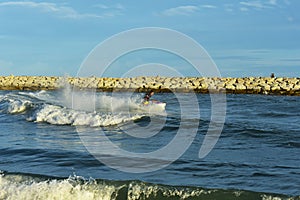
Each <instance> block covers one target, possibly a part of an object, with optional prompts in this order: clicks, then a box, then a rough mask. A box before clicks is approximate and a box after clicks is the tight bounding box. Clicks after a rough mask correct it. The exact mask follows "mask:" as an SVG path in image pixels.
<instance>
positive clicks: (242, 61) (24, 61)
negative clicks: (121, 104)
mask: <svg viewBox="0 0 300 200" xmlns="http://www.w3.org/2000/svg"><path fill="white" fill-rule="evenodd" d="M299 10H300V1H298V0H249V1H248V0H243V1H237V0H232V1H225V0H218V1H217V0H215V1H212V0H209V1H208V0H202V1H200V0H198V1H195V0H189V1H187V0H164V1H161V0H160V1H158V0H153V1H138V0H135V1H125V0H119V1H115V0H105V1H104V0H102V1H100V0H72V1H71V0H69V1H67V0H66V1H64V0H63V1H56V0H53V1H50V0H45V1H5V0H2V1H0V69H1V71H0V76H1V75H10V74H14V75H55V76H56V75H58V76H61V75H65V74H69V75H72V76H74V75H76V73H77V70H78V69H79V66H80V65H81V63H82V62H83V60H84V58H85V57H86V56H87V55H88V53H89V52H90V51H91V50H92V49H93V48H94V47H95V46H96V45H97V44H99V43H100V42H102V41H103V40H105V39H107V38H108V37H110V36H112V35H114V34H117V33H119V32H121V31H125V30H128V29H132V28H140V27H163V28H169V29H174V30H176V31H180V32H182V33H184V34H186V35H188V36H190V37H191V38H193V39H194V40H196V41H197V42H198V43H199V44H201V45H202V46H203V47H204V48H205V49H206V50H207V51H208V53H209V54H210V56H211V57H212V59H213V60H214V61H215V63H216V64H217V66H218V68H219V70H220V72H221V75H222V76H234V77H237V76H269V75H270V73H271V72H275V74H276V75H277V76H297V77H299V76H300V14H299V13H300V12H299ZM156 57H157V55H156ZM130 59H133V58H132V57H130ZM156 61H157V62H159V59H158V60H156ZM173 61H174V60H173ZM145 62H146V60H145ZM133 63H134V62H133ZM133 63H130V60H128V62H125V61H124V63H120V62H119V64H120V65H122V64H124V65H130V64H133ZM172 64H174V63H172ZM180 64H181V62H178V63H177V65H178V66H177V67H183V66H179V65H180ZM174 65H176V64H174ZM119 67H122V66H119ZM111 73H112V76H113V75H114V74H113V73H114V72H113V71H112V72H111ZM187 75H193V72H192V71H190V72H189V73H187ZM115 76H117V73H116V74H115Z"/></svg>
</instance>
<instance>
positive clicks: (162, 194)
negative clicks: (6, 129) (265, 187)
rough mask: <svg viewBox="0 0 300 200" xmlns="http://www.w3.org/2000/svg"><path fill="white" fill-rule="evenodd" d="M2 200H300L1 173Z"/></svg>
mask: <svg viewBox="0 0 300 200" xmlns="http://www.w3.org/2000/svg"><path fill="white" fill-rule="evenodd" d="M0 199H20V200H22V199H26V200H30V199H65V200H68V199H86V200H93V199H113V200H119V199H129V200H137V199H145V200H146V199H154V200H155V199H241V200H244V199H245V200H247V199H264V200H269V199H270V200H275V199H276V200H280V199H289V200H294V199H300V196H298V197H288V196H285V195H277V194H267V193H260V192H251V191H243V190H233V189H231V190H225V189H224V190H223V189H204V188H197V187H188V186H186V187H185V186H166V185H158V184H151V183H146V182H141V181H109V180H102V179H92V178H90V179H88V180H87V179H84V178H83V177H79V176H75V175H74V176H71V177H69V178H56V177H47V176H41V175H33V174H21V173H7V172H0Z"/></svg>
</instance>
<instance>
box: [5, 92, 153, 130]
mask: <svg viewBox="0 0 300 200" xmlns="http://www.w3.org/2000/svg"><path fill="white" fill-rule="evenodd" d="M75 95H76V98H79V99H80V101H77V104H76V105H74V101H72V95H71V94H70V93H69V94H66V92H65V91H60V92H48V91H39V92H26V93H25V92H8V93H7V94H5V95H2V96H0V113H6V114H16V115H17V114H19V115H23V116H25V119H26V120H28V121H31V122H44V123H49V124H54V125H73V126H91V127H98V126H111V125H118V124H122V123H126V122H129V121H134V120H137V119H140V118H142V117H144V116H145V115H146V113H145V112H143V110H142V109H141V106H140V102H141V98H139V97H136V96H135V97H127V96H125V98H124V97H123V98H122V97H120V98H118V97H114V96H110V95H109V94H105V93H97V94H96V96H95V97H93V96H92V95H95V94H88V93H77V94H75ZM73 97H74V94H73ZM78 102H80V104H78ZM72 103H73V105H72ZM148 114H149V113H148Z"/></svg>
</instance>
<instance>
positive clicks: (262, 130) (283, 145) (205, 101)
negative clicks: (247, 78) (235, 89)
mask: <svg viewBox="0 0 300 200" xmlns="http://www.w3.org/2000/svg"><path fill="white" fill-rule="evenodd" d="M189 95H190V94H183V98H184V101H186V102H189V100H190V99H191V97H190V96H189ZM96 96H97V99H98V100H99V104H101V105H100V106H98V107H97V108H96V111H95V112H88V111H84V110H83V111H78V110H74V109H71V108H70V106H69V102H68V101H67V100H66V92H65V91H52V92H50V91H47V92H46V91H41V92H18V91H1V92H0V127H1V129H0V130H1V132H0V170H2V172H1V174H2V175H0V199H10V198H11V199H14V197H18V199H26V198H27V199H28V198H29V199H30V198H32V199H34V198H35V197H36V199H38V198H40V199H47V198H48V199H53V198H56V197H57V196H55V195H60V196H59V198H64V199H68V198H69V199H74V198H75V196H74V195H76V198H78V199H80V198H85V199H97V198H98V199H141V198H144V199H155V198H156V199H164V198H171V199H173V198H177V199H180V198H181V199H184V198H187V199H201V198H204V199H268V198H269V199H272V198H275V197H278V198H279V199H286V198H288V197H293V199H300V197H299V196H300V159H299V155H300V98H299V97H293V96H264V95H227V96H226V99H227V106H226V110H227V112H226V121H225V124H224V128H223V130H222V134H221V137H220V138H219V140H218V142H217V144H216V146H215V147H214V148H213V150H212V151H211V152H210V153H209V154H208V155H207V156H206V157H205V158H202V159H200V158H199V157H198V153H199V149H200V147H201V145H202V142H203V139H204V137H205V135H206V132H207V130H208V125H209V123H210V118H211V98H210V96H209V95H206V94H197V101H198V102H197V104H198V105H199V107H200V115H199V113H198V112H197V110H196V109H195V108H194V107H193V106H190V107H189V106H187V107H186V108H185V109H189V110H188V112H187V113H188V114H186V116H185V119H187V120H184V121H183V120H182V116H181V115H182V113H183V112H182V111H181V108H180V104H179V101H178V99H177V98H176V96H175V95H174V94H171V93H165V94H156V95H155V98H156V99H158V100H160V101H164V102H167V106H166V110H165V111H159V112H155V113H151V114H150V115H149V113H148V112H145V111H140V110H139V108H136V107H135V105H137V99H139V98H140V97H141V95H139V94H135V96H134V100H132V101H131V100H130V103H128V102H129V99H125V100H124V99H123V100H122V96H123V97H124V95H120V96H118V95H116V97H111V94H105V93H98V94H96ZM125 96H126V95H125ZM85 104H87V103H86V102H85ZM104 104H105V106H104ZM128 104H130V106H129V107H131V111H130V114H128V113H126V112H124V111H123V110H122V109H120V108H122V107H126V105H127V106H128ZM191 105H193V103H192V102H191ZM110 106H111V107H113V109H111V108H109V107H110ZM124 113H125V114H124ZM151 121H152V122H153V121H156V122H164V124H163V126H162V127H161V128H159V130H158V129H156V127H154V126H150V127H149V126H148V125H149V123H151ZM154 124H156V123H154ZM195 124H196V125H197V134H196V137H195V138H194V140H193V142H192V144H191V145H190V147H189V148H188V149H187V150H186V151H185V152H184V154H183V155H182V156H180V158H178V159H177V160H176V161H174V162H173V163H171V164H170V165H168V166H166V167H164V168H163V169H159V170H155V171H150V172H144V173H128V172H122V171H119V170H116V169H112V168H110V167H108V166H107V165H105V164H104V163H103V162H101V160H100V161H99V160H98V159H97V156H95V155H93V154H91V152H89V151H88V150H90V149H89V148H86V146H85V145H84V143H83V142H82V134H79V133H78V132H79V131H83V133H86V132H89V133H91V134H93V135H92V137H89V138H90V139H91V140H92V141H95V143H96V142H98V140H99V138H100V139H101V137H103V135H102V136H101V135H98V133H99V132H102V133H104V134H105V136H106V137H107V138H109V139H110V140H111V141H112V142H113V143H114V144H116V145H117V146H118V147H120V148H122V149H124V150H126V151H129V152H135V153H147V152H153V151H155V150H159V149H161V148H163V147H164V146H166V145H167V144H168V143H169V142H170V141H172V139H173V138H174V137H175V136H176V134H177V133H178V130H179V128H180V127H181V126H184V127H185V129H184V130H185V131H186V135H189V130H191V132H192V128H191V129H189V127H195ZM136 127H139V129H137V130H139V131H140V133H141V134H142V133H144V132H150V133H151V132H155V131H156V132H157V134H155V135H153V137H149V138H137V137H134V136H132V135H128V134H126V133H127V132H130V131H131V129H135V130H136ZM143 127H145V129H144V131H143ZM181 139H182V140H184V139H185V138H181ZM89 144H90V143H89ZM95 147H97V148H100V149H101V148H102V149H103V151H104V150H107V149H105V148H107V147H106V146H105V145H103V146H101V144H99V143H97V144H95ZM178 148H179V147H178ZM98 150H99V149H98ZM112 155H115V154H113V153H112ZM120 159H121V161H122V163H121V164H123V163H125V165H126V164H128V163H129V164H128V165H130V164H132V163H131V162H130V161H128V162H126V158H120ZM120 159H119V158H118V160H117V161H115V162H116V163H117V164H118V165H120V163H118V162H120ZM111 160H112V158H111V157H110V159H109V161H111ZM162 160H163V161H164V159H162ZM141 162H142V161H138V162H137V164H136V165H140V164H141ZM155 162H156V161H155V160H154V161H153V162H152V164H153V163H155ZM136 167H137V166H132V168H133V169H135V168H136ZM146 167H147V169H149V167H150V168H151V167H152V166H151V163H149V160H147V162H146ZM41 188H42V189H41ZM16 191H18V192H19V193H18V196H14V195H16ZM33 194H34V195H37V196H35V197H34V195H33ZM91 194H93V195H91ZM79 197H80V198H79ZM76 198H75V199H76Z"/></svg>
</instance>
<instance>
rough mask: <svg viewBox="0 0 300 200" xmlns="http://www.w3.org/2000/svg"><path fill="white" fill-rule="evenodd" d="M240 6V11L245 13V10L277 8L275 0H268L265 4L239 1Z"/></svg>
mask: <svg viewBox="0 0 300 200" xmlns="http://www.w3.org/2000/svg"><path fill="white" fill-rule="evenodd" d="M240 5H242V8H240V10H242V11H246V9H248V10H249V9H256V10H262V9H266V8H274V7H275V6H277V0H268V1H266V2H262V1H258V0H257V1H241V2H240Z"/></svg>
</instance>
